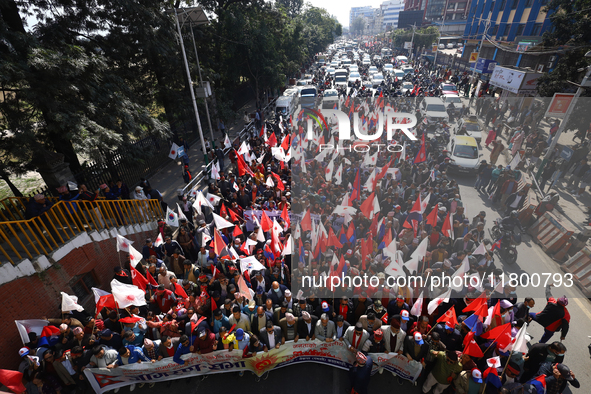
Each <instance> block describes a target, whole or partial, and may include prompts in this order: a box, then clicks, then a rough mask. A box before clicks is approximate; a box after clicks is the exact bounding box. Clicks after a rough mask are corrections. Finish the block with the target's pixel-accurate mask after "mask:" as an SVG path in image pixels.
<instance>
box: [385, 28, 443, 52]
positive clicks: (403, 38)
mask: <svg viewBox="0 0 591 394" xmlns="http://www.w3.org/2000/svg"><path fill="white" fill-rule="evenodd" d="M438 37H439V30H437V27H435V26H429V27H425V28H422V29H417V30H416V31H415V35H414V44H413V45H414V47H415V48H419V47H423V46H430V45H431V44H433V43H434V42H436V41H437V39H438ZM411 40H412V30H403V29H396V30H394V32H393V33H392V42H393V43H394V46H395V47H397V48H403V47H404V43H405V42H410V41H411Z"/></svg>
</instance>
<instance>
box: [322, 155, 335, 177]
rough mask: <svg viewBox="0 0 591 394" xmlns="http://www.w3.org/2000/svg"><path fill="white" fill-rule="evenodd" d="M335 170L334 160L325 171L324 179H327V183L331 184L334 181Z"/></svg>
mask: <svg viewBox="0 0 591 394" xmlns="http://www.w3.org/2000/svg"><path fill="white" fill-rule="evenodd" d="M333 170H334V160H331V161H330V163H328V165H327V166H326V168H325V169H324V177H325V179H326V182H330V180H331V179H332V171H333Z"/></svg>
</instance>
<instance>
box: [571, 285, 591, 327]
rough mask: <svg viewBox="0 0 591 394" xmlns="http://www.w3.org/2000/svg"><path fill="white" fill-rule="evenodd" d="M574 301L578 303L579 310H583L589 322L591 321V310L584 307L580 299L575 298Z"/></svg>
mask: <svg viewBox="0 0 591 394" xmlns="http://www.w3.org/2000/svg"><path fill="white" fill-rule="evenodd" d="M577 290H578V289H577ZM574 300H575V302H576V303H577V305H578V306H579V308H581V310H582V311H583V312H584V313H585V315H587V317H588V318H589V320H591V312H589V310H588V309H587V308H586V307H585V305H583V303H582V302H581V300H579V299H578V298H574Z"/></svg>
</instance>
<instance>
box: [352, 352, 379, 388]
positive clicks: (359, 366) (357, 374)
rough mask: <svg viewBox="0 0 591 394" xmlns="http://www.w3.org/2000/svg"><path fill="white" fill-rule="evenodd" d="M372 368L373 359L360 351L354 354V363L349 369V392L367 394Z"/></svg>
mask: <svg viewBox="0 0 591 394" xmlns="http://www.w3.org/2000/svg"><path fill="white" fill-rule="evenodd" d="M372 368H373V360H372V359H371V357H367V356H366V355H365V354H363V353H361V352H357V353H356V355H355V363H354V364H353V366H352V367H351V368H350V369H349V377H350V379H351V386H352V389H351V394H367V393H369V391H368V388H369V379H370V378H371V370H372Z"/></svg>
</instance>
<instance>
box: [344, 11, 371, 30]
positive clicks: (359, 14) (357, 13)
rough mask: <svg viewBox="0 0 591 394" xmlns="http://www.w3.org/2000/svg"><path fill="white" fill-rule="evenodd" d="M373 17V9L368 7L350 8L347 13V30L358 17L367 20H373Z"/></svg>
mask: <svg viewBox="0 0 591 394" xmlns="http://www.w3.org/2000/svg"><path fill="white" fill-rule="evenodd" d="M374 16H375V8H372V7H370V6H365V7H351V11H349V28H351V26H352V25H353V21H354V20H355V19H357V18H358V17H361V18H367V20H371V19H373V18H374Z"/></svg>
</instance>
